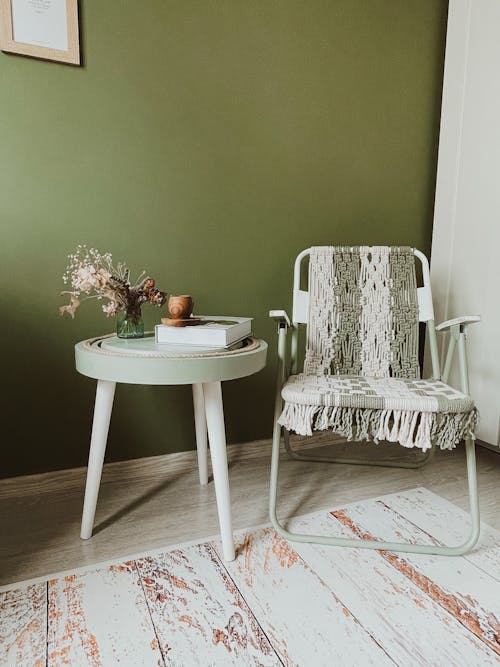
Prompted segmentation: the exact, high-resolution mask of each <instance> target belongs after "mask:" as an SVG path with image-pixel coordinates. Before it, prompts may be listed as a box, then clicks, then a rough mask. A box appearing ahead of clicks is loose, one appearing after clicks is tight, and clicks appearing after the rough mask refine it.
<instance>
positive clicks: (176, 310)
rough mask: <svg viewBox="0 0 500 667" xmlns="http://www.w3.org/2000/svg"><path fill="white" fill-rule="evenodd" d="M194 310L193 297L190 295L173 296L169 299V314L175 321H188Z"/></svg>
mask: <svg viewBox="0 0 500 667" xmlns="http://www.w3.org/2000/svg"><path fill="white" fill-rule="evenodd" d="M193 308H194V301H193V297H192V296H190V295H189V294H183V295H182V296H174V295H171V296H170V297H169V299H168V312H169V313H170V317H171V318H172V319H173V320H187V319H188V318H189V317H191V314H192V312H193Z"/></svg>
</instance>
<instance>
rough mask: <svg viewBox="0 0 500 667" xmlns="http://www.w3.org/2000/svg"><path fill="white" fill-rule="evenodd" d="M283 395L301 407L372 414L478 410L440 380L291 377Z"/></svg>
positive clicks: (325, 376) (300, 375)
mask: <svg viewBox="0 0 500 667" xmlns="http://www.w3.org/2000/svg"><path fill="white" fill-rule="evenodd" d="M281 395H282V397H283V399H284V400H285V401H288V402H290V403H298V404H299V405H317V406H336V407H348V408H365V409H372V410H410V411H417V412H468V411H469V410H472V408H473V407H474V402H473V400H472V399H471V398H469V397H468V396H466V395H465V394H462V393H461V392H460V391H457V390H456V389H453V387H450V386H449V385H447V384H445V383H444V382H440V381H439V380H403V379H397V378H370V377H363V376H357V375H356V376H346V375H330V376H328V375H319V376H318V375H307V374H305V373H300V374H299V375H292V376H290V378H289V379H288V381H287V383H286V384H285V386H284V387H283V390H282V392H281Z"/></svg>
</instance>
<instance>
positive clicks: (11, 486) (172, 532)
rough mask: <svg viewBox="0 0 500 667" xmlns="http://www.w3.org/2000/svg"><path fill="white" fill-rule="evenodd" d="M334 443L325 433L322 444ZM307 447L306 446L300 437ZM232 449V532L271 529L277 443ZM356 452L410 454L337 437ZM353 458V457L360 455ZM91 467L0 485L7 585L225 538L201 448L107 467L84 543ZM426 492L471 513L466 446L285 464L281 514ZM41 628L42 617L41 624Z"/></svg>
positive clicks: (483, 464) (498, 465) (487, 508)
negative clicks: (424, 453)
mask: <svg viewBox="0 0 500 667" xmlns="http://www.w3.org/2000/svg"><path fill="white" fill-rule="evenodd" d="M326 442H332V436H331V434H320V435H319V436H318V439H317V444H323V443H326ZM296 444H297V445H298V446H299V447H300V446H302V445H303V440H301V439H300V438H298V439H297V441H296ZM228 449H229V460H230V482H231V495H232V506H233V520H234V526H235V528H244V527H249V526H255V525H259V524H263V523H266V522H267V521H268V517H267V497H268V477H269V463H270V443H269V442H257V443H248V444H245V445H233V446H231V447H229V448H228ZM329 449H331V450H334V453H335V454H341V453H342V452H345V451H346V450H347V449H349V455H359V456H362V455H363V454H364V455H370V456H372V455H373V452H374V451H377V452H378V453H379V454H380V455H382V454H384V453H385V452H386V451H387V452H388V453H389V455H391V456H395V455H401V454H403V456H404V455H406V456H412V453H411V452H409V453H407V452H405V451H402V448H394V447H391V446H388V445H387V446H386V445H379V446H378V448H377V447H376V446H374V445H356V444H353V443H349V444H347V443H342V442H341V441H336V444H334V445H332V446H331V447H330V448H329ZM477 451H478V474H479V490H480V498H481V511H482V519H483V520H484V521H486V522H487V523H489V524H490V525H492V526H493V527H496V528H500V513H499V512H498V498H499V493H500V456H499V455H498V454H496V453H494V452H490V451H488V450H485V449H484V448H481V447H478V448H477ZM353 452H354V454H353ZM85 472H86V471H85V469H75V470H69V471H60V472H56V473H48V474H44V475H34V476H30V477H26V478H14V479H7V480H1V481H0V535H1V544H0V584H7V583H10V582H14V581H21V580H24V579H29V578H32V577H37V576H43V575H47V574H49V573H52V572H57V571H62V570H66V569H70V568H78V567H81V566H86V565H91V564H93V563H98V562H102V561H108V560H112V559H115V558H117V559H118V558H121V557H124V556H127V555H129V554H134V553H138V552H145V551H148V550H151V549H156V548H159V547H166V546H168V545H170V544H178V543H180V542H185V541H191V540H195V539H201V538H205V537H207V536H210V535H214V534H216V533H217V532H218V525H217V512H216V506H215V494H214V488H213V483H210V484H209V485H208V486H207V487H200V486H199V484H198V480H197V471H196V456H195V453H194V452H188V453H182V454H175V455H170V456H164V457H155V458H153V459H141V460H138V461H129V462H125V463H112V464H108V465H106V466H105V469H104V473H103V481H102V486H101V493H100V497H99V503H98V507H97V515H96V530H95V534H94V537H93V538H92V539H91V540H88V541H82V540H80V538H79V524H80V518H81V510H82V501H83V489H84V483H85ZM420 486H422V487H426V488H427V489H430V490H431V491H434V492H435V493H437V494H439V495H440V496H442V497H444V498H446V499H448V500H450V501H451V502H453V503H455V504H457V505H458V506H459V507H461V508H463V509H466V508H467V485H466V477H465V458H464V451H463V448H458V449H457V450H456V451H454V452H442V453H441V452H438V453H437V454H436V456H435V457H434V459H433V460H432V461H431V462H430V463H428V464H427V465H426V466H425V467H424V468H422V469H420V470H404V469H391V468H380V467H366V466H352V465H349V466H348V465H333V464H332V465H325V464H317V463H303V462H297V461H291V460H289V459H287V458H286V457H284V458H283V465H282V466H281V469H280V498H281V501H280V515H281V516H283V517H287V516H298V515H301V514H305V513H309V512H312V511H315V510H318V509H323V508H326V507H334V506H339V505H341V504H344V503H352V502H354V501H356V500H361V499H364V498H373V497H375V496H379V495H382V494H386V493H392V492H395V491H398V490H402V489H408V488H415V487H420ZM39 621H40V622H42V619H39Z"/></svg>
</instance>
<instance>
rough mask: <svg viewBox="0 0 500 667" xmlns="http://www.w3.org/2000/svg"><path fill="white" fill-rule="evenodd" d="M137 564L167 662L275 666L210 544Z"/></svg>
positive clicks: (275, 660)
mask: <svg viewBox="0 0 500 667" xmlns="http://www.w3.org/2000/svg"><path fill="white" fill-rule="evenodd" d="M137 567H138V570H139V573H140V577H141V580H142V584H143V588H144V591H145V594H146V598H147V601H148V606H149V610H150V613H151V618H152V620H153V622H154V625H155V627H156V633H157V637H158V641H159V645H160V649H161V651H162V654H163V658H164V661H165V664H166V665H176V666H178V667H184V666H186V665H193V667H194V666H195V665H200V666H201V665H203V666H204V665H217V666H218V665H221V666H222V665H248V666H250V665H262V666H263V667H264V666H265V665H280V664H281V663H280V661H279V659H278V657H277V656H276V653H275V651H274V650H273V648H272V647H271V645H270V643H269V641H268V639H267V637H266V635H265V634H264V632H263V631H262V629H261V628H260V627H259V624H258V623H257V621H256V619H255V617H254V615H253V613H252V612H251V611H250V608H249V607H248V605H247V604H246V602H245V600H244V599H243V597H242V596H241V594H240V592H239V590H238V588H237V587H236V586H235V585H234V582H233V581H232V580H231V578H230V577H229V576H228V573H227V571H226V569H225V568H224V567H223V565H222V563H221V561H220V559H219V557H218V556H217V554H216V553H215V551H214V550H213V549H212V547H211V546H210V545H209V544H200V545H196V546H192V547H187V548H184V549H175V550H172V551H169V552H166V553H164V554H159V555H156V556H149V557H145V558H141V559H139V560H138V561H137Z"/></svg>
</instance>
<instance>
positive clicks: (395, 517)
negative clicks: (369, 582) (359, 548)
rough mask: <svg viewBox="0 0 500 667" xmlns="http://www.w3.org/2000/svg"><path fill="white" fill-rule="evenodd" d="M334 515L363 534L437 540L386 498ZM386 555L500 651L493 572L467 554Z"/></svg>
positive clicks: (499, 610)
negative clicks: (477, 563)
mask: <svg viewBox="0 0 500 667" xmlns="http://www.w3.org/2000/svg"><path fill="white" fill-rule="evenodd" d="M438 509H439V508H438ZM331 516H332V517H335V519H336V520H337V521H339V522H340V523H342V525H344V526H347V527H348V528H350V529H351V530H352V531H353V532H354V533H355V534H356V535H357V536H358V537H362V536H363V537H367V538H368V539H370V538H373V539H385V540H389V541H396V540H398V541H411V542H415V541H417V540H418V541H419V542H422V543H424V544H431V543H433V542H435V539H434V538H431V537H430V536H429V535H428V534H427V533H425V532H424V531H422V530H421V529H420V528H418V527H417V526H416V525H415V524H413V523H411V522H410V521H409V520H408V519H407V518H405V517H404V516H402V514H400V513H399V512H397V511H395V510H394V509H393V508H392V507H390V506H389V505H388V504H387V502H386V501H385V500H378V501H367V502H365V503H363V505H362V506H361V505H357V506H355V507H348V508H346V509H344V510H339V511H334V512H332V513H331ZM381 556H382V557H383V558H384V560H385V561H386V562H387V563H389V564H390V565H391V566H392V567H393V568H395V569H396V570H397V571H398V572H400V573H402V574H403V575H404V576H406V577H407V578H408V579H410V580H411V581H412V582H413V583H414V584H415V585H416V586H418V588H420V590H421V591H422V592H424V593H425V594H426V595H427V596H428V597H430V598H432V599H433V600H434V601H435V602H436V603H437V604H438V605H439V606H440V607H442V608H443V609H444V610H445V611H446V612H447V613H448V614H450V615H451V616H453V618H455V619H456V620H457V621H458V623H460V624H461V625H463V626H464V627H465V628H467V629H468V630H469V631H470V632H471V633H473V634H474V635H476V636H477V637H478V638H479V639H480V640H481V641H482V642H484V643H485V644H486V645H487V646H488V647H489V648H490V649H491V650H492V651H494V652H495V653H496V654H497V655H499V656H500V643H499V639H500V622H499V618H500V598H499V597H498V590H497V586H492V580H491V577H490V576H489V575H488V574H486V573H485V572H483V571H482V570H479V569H478V568H476V567H475V565H474V564H472V563H470V562H469V561H467V560H466V559H464V558H456V557H443V556H432V555H425V554H404V553H398V554H394V553H390V552H382V553H381ZM499 662H500V659H499Z"/></svg>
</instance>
